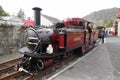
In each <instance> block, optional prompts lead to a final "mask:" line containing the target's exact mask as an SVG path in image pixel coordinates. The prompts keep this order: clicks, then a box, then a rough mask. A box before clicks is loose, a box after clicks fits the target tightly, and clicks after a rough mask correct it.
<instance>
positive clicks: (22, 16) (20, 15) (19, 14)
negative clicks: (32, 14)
mask: <svg viewBox="0 0 120 80" xmlns="http://www.w3.org/2000/svg"><path fill="white" fill-rule="evenodd" d="M17 17H19V18H20V19H22V20H24V18H25V14H24V11H23V10H22V9H20V10H19V12H18V14H17Z"/></svg>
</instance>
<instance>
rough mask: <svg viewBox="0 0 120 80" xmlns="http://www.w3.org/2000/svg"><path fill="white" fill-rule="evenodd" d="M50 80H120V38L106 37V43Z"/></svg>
mask: <svg viewBox="0 0 120 80" xmlns="http://www.w3.org/2000/svg"><path fill="white" fill-rule="evenodd" d="M48 80H120V38H118V37H116V36H114V37H112V36H108V37H106V38H105V43H103V44H101V45H99V46H98V47H96V48H95V49H93V50H92V51H90V52H89V53H88V54H87V55H85V56H84V57H83V58H82V59H79V60H77V61H76V63H73V64H71V65H70V66H68V68H66V69H64V70H62V71H60V72H59V73H57V74H55V75H53V76H52V77H51V78H49V79H48Z"/></svg>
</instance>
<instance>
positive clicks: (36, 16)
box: [33, 7, 42, 27]
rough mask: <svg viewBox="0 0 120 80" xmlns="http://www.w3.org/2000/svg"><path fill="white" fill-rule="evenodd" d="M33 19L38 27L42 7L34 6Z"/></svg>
mask: <svg viewBox="0 0 120 80" xmlns="http://www.w3.org/2000/svg"><path fill="white" fill-rule="evenodd" d="M33 10H34V19H35V26H36V27H40V25H41V11H42V9H41V8H39V7H34V8H33Z"/></svg>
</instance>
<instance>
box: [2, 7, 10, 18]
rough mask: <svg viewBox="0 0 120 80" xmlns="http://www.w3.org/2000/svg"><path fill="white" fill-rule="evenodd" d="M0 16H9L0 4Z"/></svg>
mask: <svg viewBox="0 0 120 80" xmlns="http://www.w3.org/2000/svg"><path fill="white" fill-rule="evenodd" d="M0 16H9V14H8V13H6V12H5V11H4V9H3V8H2V6H0Z"/></svg>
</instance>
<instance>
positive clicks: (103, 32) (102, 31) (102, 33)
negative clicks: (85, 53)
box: [100, 28, 105, 43]
mask: <svg viewBox="0 0 120 80" xmlns="http://www.w3.org/2000/svg"><path fill="white" fill-rule="evenodd" d="M100 35H101V38H102V43H104V37H105V29H104V28H102V30H101V33H100Z"/></svg>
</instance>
